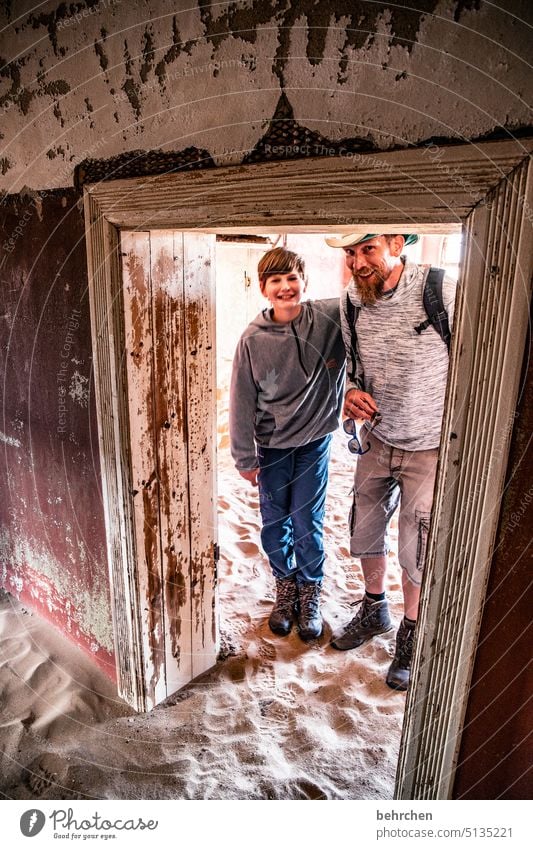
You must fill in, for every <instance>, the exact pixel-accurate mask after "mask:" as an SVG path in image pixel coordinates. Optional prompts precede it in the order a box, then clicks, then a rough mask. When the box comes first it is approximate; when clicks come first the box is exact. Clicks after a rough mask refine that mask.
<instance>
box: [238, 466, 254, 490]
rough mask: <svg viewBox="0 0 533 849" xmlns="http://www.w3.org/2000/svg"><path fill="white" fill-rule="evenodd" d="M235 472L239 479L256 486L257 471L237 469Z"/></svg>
mask: <svg viewBox="0 0 533 849" xmlns="http://www.w3.org/2000/svg"><path fill="white" fill-rule="evenodd" d="M237 471H238V472H239V474H240V476H241V478H244V480H245V481H250V483H251V484H252V486H257V475H258V474H259V469H250V470H249V471H244V470H241V469H237Z"/></svg>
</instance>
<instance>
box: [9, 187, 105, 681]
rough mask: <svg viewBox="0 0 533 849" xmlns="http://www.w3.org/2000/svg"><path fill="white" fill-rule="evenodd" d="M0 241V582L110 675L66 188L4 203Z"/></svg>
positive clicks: (94, 452)
mask: <svg viewBox="0 0 533 849" xmlns="http://www.w3.org/2000/svg"><path fill="white" fill-rule="evenodd" d="M0 244H1V245H2V246H3V250H2V255H1V258H0V279H1V286H0V322H1V328H2V333H1V336H0V364H1V366H0V373H1V375H2V411H1V421H0V476H1V480H2V498H1V499H0V585H1V586H3V587H5V588H6V589H7V590H9V591H10V592H11V593H13V594H14V595H16V596H17V597H18V598H20V599H22V600H23V601H24V602H25V603H27V604H28V605H30V606H31V607H32V608H34V609H36V610H38V611H39V612H41V613H43V614H44V615H45V616H46V617H47V618H48V619H50V620H51V621H52V622H54V624H56V625H57V626H58V627H60V628H61V630H63V631H64V632H65V633H66V634H67V635H68V636H70V637H71V639H73V640H74V641H75V642H76V643H78V644H79V645H81V646H82V647H83V648H85V649H86V650H87V651H88V652H90V653H91V654H92V655H94V656H95V657H96V659H97V661H98V663H99V664H100V665H101V666H102V667H103V668H104V669H105V670H106V672H107V673H108V674H109V675H110V676H111V677H112V676H113V675H114V661H113V631H112V624H111V606H110V599H109V581H108V576H107V558H106V548H105V531H104V524H103V522H104V520H103V510H102V505H101V497H100V486H101V484H100V460H99V454H98V437H97V428H96V416H95V409H94V403H93V401H94V392H93V386H92V354H91V339H90V330H89V310H88V300H87V267H86V257H85V245H84V226H83V217H82V212H81V209H80V207H79V204H78V199H77V197H76V196H75V193H74V192H73V191H72V190H71V191H70V192H67V193H52V194H48V195H47V196H44V193H43V195H36V194H35V195H32V194H29V193H28V194H26V195H25V196H24V197H22V198H21V197H19V198H17V199H16V200H15V199H11V200H10V202H8V203H4V205H3V207H2V210H1V215H0Z"/></svg>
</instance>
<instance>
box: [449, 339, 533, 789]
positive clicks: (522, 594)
mask: <svg viewBox="0 0 533 849" xmlns="http://www.w3.org/2000/svg"><path fill="white" fill-rule="evenodd" d="M530 327H531V325H530ZM532 433H533V363H532V361H531V350H530V346H529V345H528V347H527V351H526V356H525V362H524V368H523V380H522V389H521V397H520V403H519V406H518V407H517V418H516V422H515V427H514V432H513V437H512V443H511V454H510V457H509V465H508V469H507V481H506V488H505V495H504V498H503V501H502V509H501V514H500V522H499V528H498V533H497V539H496V548H495V554H494V558H493V562H492V568H491V574H490V579H489V585H488V590H487V600H486V604H485V608H484V612H483V619H482V623H481V632H480V637H479V645H478V651H477V655H476V660H475V666H474V672H473V678H472V686H471V691H470V699H469V702H468V708H467V712H466V720H465V730H464V734H463V739H462V744H461V750H460V755H459V764H458V770H457V774H456V780H455V787H454V794H453V795H454V798H456V799H497V798H503V799H529V798H531V793H532V791H533V781H532V777H531V764H532V763H533V747H532V743H531V727H532V725H533V711H532V709H531V701H530V700H531V684H532V676H531V637H532V633H531V632H532V620H531V574H532V570H531V567H532V556H531V528H532V527H533V483H532V477H531V466H532V462H531V461H532V452H531V434H532ZM528 700H529V702H528Z"/></svg>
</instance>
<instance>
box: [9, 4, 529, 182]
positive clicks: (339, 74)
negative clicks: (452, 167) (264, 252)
mask: <svg viewBox="0 0 533 849" xmlns="http://www.w3.org/2000/svg"><path fill="white" fill-rule="evenodd" d="M32 5H33V4H28V3H17V4H15V3H10V2H5V3H3V4H2V8H3V11H2V12H1V13H0V24H1V27H2V35H1V36H0V39H1V40H0V117H1V118H2V121H1V138H0V141H1V143H2V152H1V156H0V188H1V189H4V190H5V191H7V192H12V193H13V192H18V191H20V190H21V189H22V187H23V186H25V185H26V186H31V187H33V188H50V187H62V186H68V185H72V175H73V172H74V169H75V167H76V166H77V165H79V164H80V163H81V162H83V161H84V160H90V159H108V158H110V157H113V156H117V155H119V154H124V153H125V152H133V151H139V150H143V151H150V150H161V151H164V152H167V153H168V152H170V151H180V150H183V149H185V148H190V147H192V148H197V149H198V150H201V151H204V152H205V156H206V157H211V158H212V159H213V160H214V162H216V163H217V164H221V163H225V164H231V163H238V162H241V161H242V160H243V159H244V158H245V157H246V156H247V155H248V154H249V153H250V152H251V151H252V150H254V148H256V146H257V145H258V144H259V143H260V141H261V139H262V138H263V136H264V133H265V128H266V127H267V126H268V123H269V121H270V120H271V119H272V118H273V116H274V114H275V110H276V105H277V104H278V102H279V101H280V97H281V96H282V94H284V95H285V96H286V99H287V102H288V104H289V107H290V110H291V111H292V114H293V116H294V119H295V120H296V121H297V122H298V123H299V124H300V125H301V126H303V127H306V128H308V129H309V130H311V131H313V132H315V133H318V134H319V135H320V136H322V137H324V138H325V139H329V140H333V141H339V140H341V139H355V140H356V141H357V142H358V143H359V144H360V145H361V146H362V147H365V148H379V149H388V148H391V147H402V146H406V145H409V144H419V143H421V142H422V141H423V140H425V139H428V138H431V137H439V138H445V139H452V140H461V141H462V140H465V139H472V138H477V137H479V136H482V135H485V134H490V133H494V132H496V131H500V132H501V131H504V132H505V133H506V134H509V133H511V134H512V133H513V132H514V131H516V130H517V129H519V128H521V127H524V126H527V125H529V124H530V123H531V115H530V112H529V109H528V107H527V105H526V103H525V98H526V99H527V94H526V92H527V88H528V82H529V76H528V74H529V66H528V65H527V61H526V60H527V59H528V58H530V57H531V53H530V35H529V32H530V30H529V27H528V26H527V25H525V24H524V21H529V23H531V4H530V3H529V2H528V0H509V2H507V3H505V4H504V9H501V8H499V7H498V6H497V5H495V4H491V3H486V2H482V0H419V2H418V3H417V4H416V8H414V7H412V6H409V4H408V5H407V6H406V4H404V3H396V2H391V3H379V2H373V1H372V2H370V1H369V0H335V2H331V0H323V2H319V3H317V2H315V0H296V2H289V0H284V2H270V3H269V2H264V1H263V0H238V2H231V3H211V2H206V1H205V0H202V2H196V3H195V2H194V1H193V2H187V3H184V2H179V3H177V4H170V3H168V2H166V0H134V2H130V3H127V2H125V0H79V2H72V3H57V2H45V3H42V4H40V5H39V7H38V10H37V11H35V10H33V9H32ZM500 5H501V4H500ZM24 9H27V11H26V12H24ZM289 142H290V138H289V139H288V140H286V145H285V146H286V147H290V144H289ZM262 153H263V155H264V157H267V158H268V156H269V151H268V150H263V151H262ZM292 153H293V152H292ZM313 153H314V152H313V151H311V154H313ZM270 154H271V152H270ZM319 154H320V151H319ZM290 155H291V151H290V150H286V151H282V152H281V156H282V157H283V156H285V157H286V156H290Z"/></svg>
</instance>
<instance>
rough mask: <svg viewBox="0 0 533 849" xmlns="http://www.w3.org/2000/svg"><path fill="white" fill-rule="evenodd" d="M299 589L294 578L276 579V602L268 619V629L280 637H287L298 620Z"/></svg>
mask: <svg viewBox="0 0 533 849" xmlns="http://www.w3.org/2000/svg"><path fill="white" fill-rule="evenodd" d="M297 602H298V588H297V586H296V581H295V580H294V578H276V601H275V602H274V607H273V608H272V613H271V614H270V616H269V619H268V627H269V628H270V630H271V631H272V633H274V634H277V635H278V636H279V637H286V636H287V634H288V633H290V630H291V628H292V626H293V623H294V621H295V619H296V614H295V607H296V605H297Z"/></svg>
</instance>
